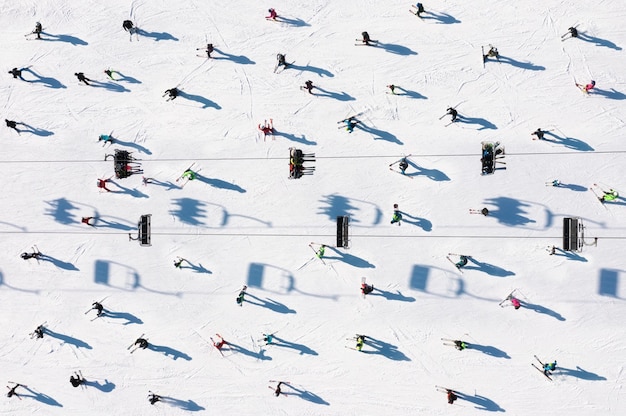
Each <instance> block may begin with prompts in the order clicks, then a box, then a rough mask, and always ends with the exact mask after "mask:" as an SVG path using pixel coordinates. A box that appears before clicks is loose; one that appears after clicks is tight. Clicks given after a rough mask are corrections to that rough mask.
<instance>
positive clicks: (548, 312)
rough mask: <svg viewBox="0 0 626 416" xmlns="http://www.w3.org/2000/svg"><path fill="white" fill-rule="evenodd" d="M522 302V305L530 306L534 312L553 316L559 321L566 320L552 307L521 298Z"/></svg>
mask: <svg viewBox="0 0 626 416" xmlns="http://www.w3.org/2000/svg"><path fill="white" fill-rule="evenodd" d="M520 303H521V304H522V307H524V308H528V309H530V310H532V311H534V312H537V313H541V314H544V315H548V316H551V317H553V318H554V319H556V320H558V321H565V318H564V317H563V316H562V315H561V314H560V313H558V312H556V311H553V310H552V309H549V308H546V307H545V306H541V305H536V304H534V303H529V302H526V301H522V300H520Z"/></svg>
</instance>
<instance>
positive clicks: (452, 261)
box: [446, 256, 463, 274]
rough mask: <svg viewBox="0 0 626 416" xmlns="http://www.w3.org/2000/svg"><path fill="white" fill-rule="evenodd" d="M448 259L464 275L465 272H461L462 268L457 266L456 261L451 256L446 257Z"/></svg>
mask: <svg viewBox="0 0 626 416" xmlns="http://www.w3.org/2000/svg"><path fill="white" fill-rule="evenodd" d="M446 258H447V259H448V261H449V262H450V263H452V264H453V265H454V267H456V269H457V270H458V271H460V272H461V274H463V270H461V268H460V267H458V266H457V265H456V263H455V262H454V260H452V259H451V258H450V256H446Z"/></svg>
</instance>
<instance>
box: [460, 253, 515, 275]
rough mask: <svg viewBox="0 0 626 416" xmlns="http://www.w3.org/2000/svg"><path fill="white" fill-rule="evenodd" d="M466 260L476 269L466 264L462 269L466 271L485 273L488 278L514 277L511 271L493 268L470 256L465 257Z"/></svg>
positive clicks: (491, 265)
mask: <svg viewBox="0 0 626 416" xmlns="http://www.w3.org/2000/svg"><path fill="white" fill-rule="evenodd" d="M467 259H468V260H469V261H470V262H471V263H473V264H475V265H476V267H474V266H471V265H470V264H469V263H468V264H467V265H465V266H463V268H464V269H466V270H478V271H481V272H483V273H487V274H488V275H490V276H497V277H507V276H515V273H514V272H512V271H509V270H505V269H503V268H502V267H498V266H494V265H493V264H489V263H483V262H480V261H478V260H476V259H475V258H473V257H471V256H470V257H467Z"/></svg>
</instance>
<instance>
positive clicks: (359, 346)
mask: <svg viewBox="0 0 626 416" xmlns="http://www.w3.org/2000/svg"><path fill="white" fill-rule="evenodd" d="M365 338H366V337H365V335H359V334H356V350H357V351H361V350H363V345H364V344H365Z"/></svg>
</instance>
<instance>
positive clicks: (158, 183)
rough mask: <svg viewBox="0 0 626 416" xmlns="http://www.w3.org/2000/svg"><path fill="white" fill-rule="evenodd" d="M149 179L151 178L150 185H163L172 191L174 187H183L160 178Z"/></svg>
mask: <svg viewBox="0 0 626 416" xmlns="http://www.w3.org/2000/svg"><path fill="white" fill-rule="evenodd" d="M149 179H150V181H149V182H148V185H156V186H161V187H163V188H165V190H166V191H171V190H172V189H181V188H180V186H178V185H176V184H175V183H172V182H170V181H167V182H163V181H160V180H158V179H154V178H149Z"/></svg>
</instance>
